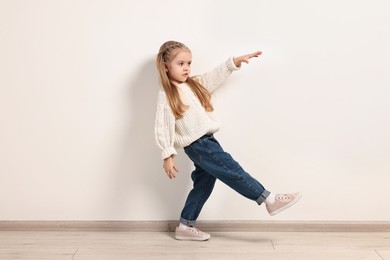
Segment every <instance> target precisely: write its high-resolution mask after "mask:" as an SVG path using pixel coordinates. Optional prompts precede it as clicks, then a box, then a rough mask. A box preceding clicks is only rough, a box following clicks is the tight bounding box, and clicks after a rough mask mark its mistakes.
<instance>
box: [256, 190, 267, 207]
mask: <svg viewBox="0 0 390 260" xmlns="http://www.w3.org/2000/svg"><path fill="white" fill-rule="evenodd" d="M270 194H271V192H269V191H267V190H264V191H263V194H261V195H260V197H259V198H258V199H257V200H256V202H257V204H259V205H261V203H263V202H264V201H265V200H266V198H267V197H268V196H269V195H270Z"/></svg>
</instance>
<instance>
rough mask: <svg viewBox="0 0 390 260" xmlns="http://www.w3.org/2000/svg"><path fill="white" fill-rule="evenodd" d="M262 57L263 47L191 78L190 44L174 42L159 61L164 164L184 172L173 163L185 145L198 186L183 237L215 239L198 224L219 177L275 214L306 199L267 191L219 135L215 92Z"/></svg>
mask: <svg viewBox="0 0 390 260" xmlns="http://www.w3.org/2000/svg"><path fill="white" fill-rule="evenodd" d="M259 55H261V52H260V51H257V52H254V53H251V54H247V55H243V56H238V57H231V58H229V59H228V60H227V61H226V62H224V63H223V64H221V65H220V66H218V67H216V68H215V69H214V70H212V71H211V72H209V73H206V74H203V75H201V76H195V77H191V76H190V73H191V62H192V55H191V51H190V49H189V48H188V47H187V46H185V45H184V44H183V43H180V42H176V41H168V42H165V43H164V44H163V45H162V46H161V47H160V51H159V53H158V55H157V60H156V65H157V70H158V72H159V75H160V79H161V84H162V87H163V89H161V90H160V91H159V93H158V102H157V113H156V125H155V139H156V143H157V145H158V146H159V148H160V149H161V151H162V153H161V158H162V159H163V160H164V165H163V167H164V170H165V172H166V174H167V175H168V177H169V178H170V179H172V178H175V173H176V172H179V169H178V168H177V166H176V164H175V162H174V161H173V158H174V156H175V155H177V152H176V148H184V151H185V153H186V154H187V155H188V157H189V158H190V159H191V160H192V161H193V163H194V165H195V170H194V171H193V172H192V175H191V178H192V180H193V182H194V184H193V189H192V190H191V191H190V193H189V195H188V197H187V200H186V202H185V205H184V208H183V210H182V212H181V216H180V225H179V226H178V227H177V228H176V232H175V238H176V239H178V240H198V241H203V240H208V239H209V238H210V234H207V233H205V232H202V231H200V230H199V229H197V228H195V222H196V219H197V218H198V216H199V213H200V211H201V210H202V207H203V205H204V203H205V202H206V200H207V199H208V197H209V196H210V194H211V192H212V190H213V188H214V184H215V181H216V180H217V179H219V180H221V181H222V182H224V183H225V184H227V185H228V186H230V187H231V188H232V189H234V190H235V191H237V192H238V193H240V194H241V195H243V196H244V197H246V198H248V199H250V200H253V201H255V202H257V204H259V205H260V204H262V203H263V202H264V203H265V204H266V209H267V210H268V212H269V214H270V215H275V214H277V213H279V212H281V211H283V210H284V209H286V208H288V207H290V206H292V205H293V204H295V203H296V202H297V201H298V200H299V199H300V197H301V195H300V194H299V193H293V194H277V195H274V194H272V193H270V192H269V191H267V190H266V189H265V188H264V187H263V185H262V184H260V183H259V182H258V181H257V180H256V179H254V178H253V177H252V176H250V175H249V174H248V173H247V172H245V171H244V169H243V168H242V167H241V166H240V165H239V164H238V163H237V162H236V161H235V160H234V159H233V158H232V156H231V155H230V154H229V153H227V152H225V151H224V150H223V149H222V147H221V145H220V144H219V142H218V141H217V140H216V139H215V137H214V135H213V134H214V133H215V132H217V131H218V130H219V127H220V123H219V121H218V120H217V119H216V117H215V115H214V112H213V111H214V108H213V105H212V103H211V94H212V93H213V92H214V91H215V90H216V89H217V88H218V87H219V86H220V85H221V84H222V83H223V82H224V81H225V79H226V78H227V77H228V76H229V75H230V74H231V73H232V72H233V71H235V70H238V69H239V68H240V66H241V63H242V62H245V63H248V62H249V60H250V59H252V58H255V57H258V56H259Z"/></svg>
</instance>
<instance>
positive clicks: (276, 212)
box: [269, 194, 302, 216]
mask: <svg viewBox="0 0 390 260" xmlns="http://www.w3.org/2000/svg"><path fill="white" fill-rule="evenodd" d="M301 198H302V194H299V195H298V196H297V197H296V198H295V199H294V200H293V201H291V202H290V203H289V204H287V205H284V206H283V207H281V208H280V209H278V210H275V211H274V212H271V213H269V214H270V215H271V216H275V215H276V214H278V213H280V212H282V211H283V210H285V209H288V208H289V207H291V206H292V205H294V204H295V203H297V202H298V201H299V200H300V199H301Z"/></svg>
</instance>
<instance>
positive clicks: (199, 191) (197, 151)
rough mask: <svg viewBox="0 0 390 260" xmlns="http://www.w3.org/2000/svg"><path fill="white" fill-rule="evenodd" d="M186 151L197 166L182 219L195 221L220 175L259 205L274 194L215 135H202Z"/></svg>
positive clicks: (190, 222)
mask: <svg viewBox="0 0 390 260" xmlns="http://www.w3.org/2000/svg"><path fill="white" fill-rule="evenodd" d="M184 151H185V153H186V154H187V155H188V157H189V158H190V159H191V160H192V161H193V163H194V165H195V170H194V171H193V172H192V174H191V178H192V180H193V182H194V184H193V189H192V190H191V191H190V193H189V194H188V197H187V200H186V203H185V205H184V208H183V210H182V212H181V216H180V222H181V223H183V224H186V225H190V226H193V225H195V222H196V220H197V218H198V216H199V213H200V211H201V210H202V208H203V205H204V204H205V202H206V201H207V199H208V198H209V196H210V194H211V192H212V191H213V188H214V185H215V182H216V180H217V179H219V180H220V181H222V182H223V183H225V184H226V185H228V186H229V187H231V188H232V189H233V190H235V191H237V192H238V193H239V194H241V195H243V196H244V197H246V198H248V199H250V200H253V201H256V202H257V204H259V205H260V204H261V203H262V202H264V200H265V199H266V198H267V197H268V195H269V194H270V192H269V191H267V190H266V189H265V188H264V187H263V185H262V184H261V183H260V182H258V181H257V180H256V179H254V178H253V177H252V176H251V175H249V174H248V173H247V172H245V170H244V169H243V168H242V167H241V166H240V165H239V164H238V163H237V162H236V161H235V160H234V159H233V157H232V156H231V155H230V154H229V153H227V152H225V151H224V150H223V148H222V147H221V145H220V144H219V142H218V141H217V140H216V139H215V138H214V136H213V135H204V136H202V137H201V138H199V139H198V140H196V141H195V142H193V143H191V144H190V145H188V146H186V147H184Z"/></svg>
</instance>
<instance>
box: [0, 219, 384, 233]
mask: <svg viewBox="0 0 390 260" xmlns="http://www.w3.org/2000/svg"><path fill="white" fill-rule="evenodd" d="M177 224H178V221H174V220H167V221H0V231H112V232H171V231H174V229H175V227H176V226H177ZM197 227H199V228H200V229H204V230H207V231H208V232H390V221H384V222H375V221H373V222H360V221H244V220H239V221H230V220H229V221H226V220H224V221H215V220H213V221H198V223H197Z"/></svg>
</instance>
